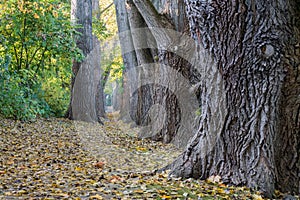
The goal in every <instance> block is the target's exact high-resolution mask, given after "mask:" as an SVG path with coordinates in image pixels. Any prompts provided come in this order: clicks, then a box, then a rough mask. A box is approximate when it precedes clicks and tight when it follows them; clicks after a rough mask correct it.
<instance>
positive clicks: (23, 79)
mask: <svg viewBox="0 0 300 200" xmlns="http://www.w3.org/2000/svg"><path fill="white" fill-rule="evenodd" d="M20 72H21V73H11V72H9V71H8V70H7V69H5V68H3V64H2V66H1V71H0V88H1V91H0V114H1V115H2V116H3V117H5V118H13V119H19V120H31V119H34V118H36V117H38V116H43V117H47V116H49V115H50V113H51V111H50V108H49V106H48V104H47V103H46V101H44V100H43V99H41V98H38V96H37V95H36V93H35V91H34V89H32V88H39V87H40V86H38V83H37V82H35V81H33V80H34V77H32V74H33V73H32V72H31V71H29V70H22V71H20Z"/></svg>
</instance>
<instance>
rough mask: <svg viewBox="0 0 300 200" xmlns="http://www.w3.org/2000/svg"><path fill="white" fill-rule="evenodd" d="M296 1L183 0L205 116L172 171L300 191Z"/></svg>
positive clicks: (266, 189)
mask: <svg viewBox="0 0 300 200" xmlns="http://www.w3.org/2000/svg"><path fill="white" fill-rule="evenodd" d="M297 3H299V1H298V2H296V1H282V0H279V1H273V2H269V1H264V0H252V1H216V0H213V1H201V0H186V4H187V13H188V16H189V22H190V27H191V32H192V36H193V38H194V39H195V40H196V41H197V43H198V44H199V47H198V49H199V50H198V55H199V63H198V64H197V67H198V68H199V69H201V70H200V71H202V72H203V73H202V81H201V84H200V85H201V91H202V94H201V105H202V108H201V111H202V115H201V120H200V126H199V129H198V131H197V133H196V135H195V137H194V138H193V140H191V142H190V143H189V145H188V147H187V148H186V150H185V152H184V153H183V154H182V155H181V156H180V157H179V158H178V159H177V160H176V161H174V163H173V164H172V165H170V166H169V167H170V168H171V169H172V172H171V174H173V175H176V176H183V177H194V178H201V179H206V178H208V177H209V176H211V175H220V176H221V177H222V180H223V182H225V183H231V184H234V185H246V186H249V187H251V188H254V189H259V190H261V191H262V192H263V193H264V194H265V195H266V196H268V197H271V196H272V193H273V192H274V189H275V188H278V189H280V190H282V191H284V192H292V193H298V194H299V193H300V186H299V183H300V178H299V177H300V176H299V167H300V165H299V153H300V152H299V151H300V150H299V149H300V148H299V147H300V145H299V144H300V143H299V130H300V122H299V119H300V112H299V110H300V98H299V94H300V75H299V66H300V62H299V58H300V57H299V42H300V40H299V26H297V24H296V22H297V20H299V18H298V17H296V16H299V10H296V8H297Z"/></svg>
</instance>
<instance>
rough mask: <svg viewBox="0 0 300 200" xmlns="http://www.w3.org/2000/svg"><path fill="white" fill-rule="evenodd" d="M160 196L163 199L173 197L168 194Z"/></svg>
mask: <svg viewBox="0 0 300 200" xmlns="http://www.w3.org/2000/svg"><path fill="white" fill-rule="evenodd" d="M160 198H162V199H171V198H172V197H171V196H167V195H163V196H161V197H160Z"/></svg>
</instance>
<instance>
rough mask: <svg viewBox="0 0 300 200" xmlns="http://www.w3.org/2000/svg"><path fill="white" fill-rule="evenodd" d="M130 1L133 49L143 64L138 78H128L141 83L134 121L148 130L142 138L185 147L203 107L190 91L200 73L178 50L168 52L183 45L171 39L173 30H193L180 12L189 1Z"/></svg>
mask: <svg viewBox="0 0 300 200" xmlns="http://www.w3.org/2000/svg"><path fill="white" fill-rule="evenodd" d="M126 3H127V7H126V8H127V17H128V22H129V25H130V33H129V35H130V37H131V38H132V42H133V49H131V51H134V53H135V56H136V59H137V64H138V65H136V66H135V69H134V70H133V69H131V70H130V71H134V73H132V74H134V75H136V77H132V76H130V77H129V79H128V80H130V81H132V80H131V79H132V78H133V79H134V80H135V81H136V82H134V83H135V84H134V85H133V86H134V87H133V88H134V90H133V91H132V93H131V101H130V114H131V117H132V119H133V120H134V121H135V122H136V123H137V125H142V126H144V128H142V129H141V132H140V135H139V136H140V137H142V138H151V139H153V140H156V141H163V142H165V143H169V142H172V143H174V144H176V145H177V146H179V147H184V146H186V144H187V142H188V140H189V139H190V138H191V137H192V136H193V131H192V130H193V127H192V126H191V125H189V124H188V123H187V121H192V120H193V119H194V118H195V117H196V116H195V112H196V110H197V108H198V107H199V106H198V105H199V104H198V102H197V99H196V95H194V94H189V93H187V92H186V88H189V87H190V86H191V84H193V83H196V81H195V80H197V81H199V76H198V75H199V74H196V73H193V70H192V67H191V64H189V63H188V61H186V60H185V59H184V58H181V57H180V56H177V55H176V54H175V53H172V52H174V48H171V49H169V48H168V47H169V46H172V45H173V46H174V44H173V43H174V42H175V43H176V44H177V41H174V37H170V36H169V35H170V32H173V33H172V34H173V35H177V36H178V37H179V36H180V35H182V33H180V34H179V33H177V32H176V31H183V30H184V28H186V27H187V26H186V25H187V23H186V20H185V19H186V18H185V17H184V16H183V15H179V12H180V10H178V9H179V8H180V9H183V8H184V4H183V1H176V2H175V1H174V2H172V3H170V2H169V1H163V2H161V3H159V2H156V3H155V5H156V6H157V7H156V8H155V7H153V5H152V3H151V2H150V1H148V0H147V1H135V0H133V1H132V0H130V1H127V2H126ZM157 10H160V11H161V12H162V13H163V14H164V15H161V14H159V13H158V11H157ZM172 20H173V21H174V23H176V26H174V25H173V23H172ZM176 28H177V29H178V30H176ZM175 39H177V38H175ZM124 46H125V45H124ZM149 64H150V65H149ZM158 65H161V67H157V66H158ZM168 72H170V74H168ZM171 74H172V76H171ZM196 75H197V76H198V77H197V76H196ZM150 77H152V79H151V80H150ZM170 88H172V89H170ZM184 90H185V92H183V91H184ZM183 95H184V96H185V98H183ZM182 101H184V102H182Z"/></svg>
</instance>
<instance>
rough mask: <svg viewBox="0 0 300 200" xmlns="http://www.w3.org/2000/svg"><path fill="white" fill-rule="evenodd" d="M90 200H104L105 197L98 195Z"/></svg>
mask: <svg viewBox="0 0 300 200" xmlns="http://www.w3.org/2000/svg"><path fill="white" fill-rule="evenodd" d="M89 199H98V200H101V199H103V197H102V196H100V195H99V194H96V195H94V196H91V197H90V198H89Z"/></svg>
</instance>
